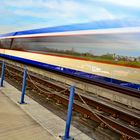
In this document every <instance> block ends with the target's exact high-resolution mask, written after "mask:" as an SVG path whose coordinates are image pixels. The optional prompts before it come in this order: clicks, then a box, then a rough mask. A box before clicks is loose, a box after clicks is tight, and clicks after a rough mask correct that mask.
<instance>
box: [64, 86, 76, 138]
mask: <svg viewBox="0 0 140 140" xmlns="http://www.w3.org/2000/svg"><path fill="white" fill-rule="evenodd" d="M74 91H75V89H74V86H71V87H70V97H69V104H68V112H67V120H66V128H65V135H64V137H63V138H62V139H63V140H74V138H71V137H70V136H69V132H70V123H71V118H72V108H73V101H74Z"/></svg>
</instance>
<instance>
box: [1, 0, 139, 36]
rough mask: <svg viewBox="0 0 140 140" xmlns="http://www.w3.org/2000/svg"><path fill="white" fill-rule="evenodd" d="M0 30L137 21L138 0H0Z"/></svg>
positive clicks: (4, 31)
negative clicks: (103, 21) (102, 21)
mask: <svg viewBox="0 0 140 140" xmlns="http://www.w3.org/2000/svg"><path fill="white" fill-rule="evenodd" d="M0 5H1V7H0V34H2V33H8V32H14V31H20V30H27V29H36V28H44V27H51V26H58V25H68V24H74V23H86V22H94V21H100V20H110V19H111V20H116V19H121V20H126V19H129V21H131V22H138V23H140V0H0Z"/></svg>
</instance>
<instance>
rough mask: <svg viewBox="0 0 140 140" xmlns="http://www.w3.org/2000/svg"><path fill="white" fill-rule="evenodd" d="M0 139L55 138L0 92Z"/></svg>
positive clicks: (45, 139)
mask: <svg viewBox="0 0 140 140" xmlns="http://www.w3.org/2000/svg"><path fill="white" fill-rule="evenodd" d="M0 140H55V138H54V137H53V136H52V135H51V134H50V133H48V132H47V131H46V130H45V129H43V128H42V127H41V126H40V125H39V124H38V123H37V122H35V121H34V120H33V119H32V118H31V117H29V116H28V115H27V114H26V113H25V112H24V111H23V110H21V109H20V107H19V106H17V105H16V104H15V103H13V102H12V101H11V100H10V99H9V98H8V97H7V96H6V95H4V94H3V93H2V92H0Z"/></svg>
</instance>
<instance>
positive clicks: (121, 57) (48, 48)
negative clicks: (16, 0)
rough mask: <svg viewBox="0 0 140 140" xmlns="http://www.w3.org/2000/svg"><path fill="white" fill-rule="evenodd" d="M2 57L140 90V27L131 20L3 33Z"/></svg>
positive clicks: (0, 50) (0, 45)
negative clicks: (124, 22) (131, 22)
mask: <svg viewBox="0 0 140 140" xmlns="http://www.w3.org/2000/svg"><path fill="white" fill-rule="evenodd" d="M124 25H125V26H124ZM0 57H3V58H7V59H11V60H15V61H19V62H22V63H25V64H30V65H34V66H36V67H39V68H43V69H46V70H52V71H57V72H60V73H65V74H68V75H73V76H76V77H80V78H84V79H88V80H97V81H101V82H105V83H113V84H116V85H118V86H123V87H126V88H131V89H134V90H140V26H138V25H133V24H130V23H127V24H122V22H120V21H119V22H116V21H109V23H108V22H106V21H102V22H101V21H100V22H92V23H86V24H75V25H67V26H58V27H49V28H43V29H34V30H26V31H19V32H13V33H8V34H3V35H0Z"/></svg>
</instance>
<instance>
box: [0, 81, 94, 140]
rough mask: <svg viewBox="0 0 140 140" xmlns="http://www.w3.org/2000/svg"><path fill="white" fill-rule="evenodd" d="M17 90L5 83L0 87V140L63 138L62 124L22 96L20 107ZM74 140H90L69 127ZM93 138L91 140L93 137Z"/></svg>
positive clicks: (53, 139)
mask: <svg viewBox="0 0 140 140" xmlns="http://www.w3.org/2000/svg"><path fill="white" fill-rule="evenodd" d="M20 95H21V91H19V90H17V89H16V88H14V87H13V86H11V85H10V84H8V83H7V82H4V87H1V88H0V106H1V109H0V140H18V139H20V140H22V139H24V140H25V139H28V140H32V139H33V140H56V139H60V138H59V136H63V135H64V130H65V121H64V120H62V119H61V118H59V117H58V116H56V115H55V114H53V113H52V112H50V111H49V110H47V109H46V108H44V107H43V106H41V105H40V104H38V103H37V102H35V101H34V100H32V99H31V98H29V97H28V96H25V101H26V103H27V104H23V105H20V104H19V103H18V101H19V100H20ZM70 136H72V137H74V139H75V140H92V138H90V137H88V136H87V135H86V134H84V133H82V132H81V131H80V130H78V129H77V128H75V127H73V126H71V132H70ZM93 139H94V138H93Z"/></svg>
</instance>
